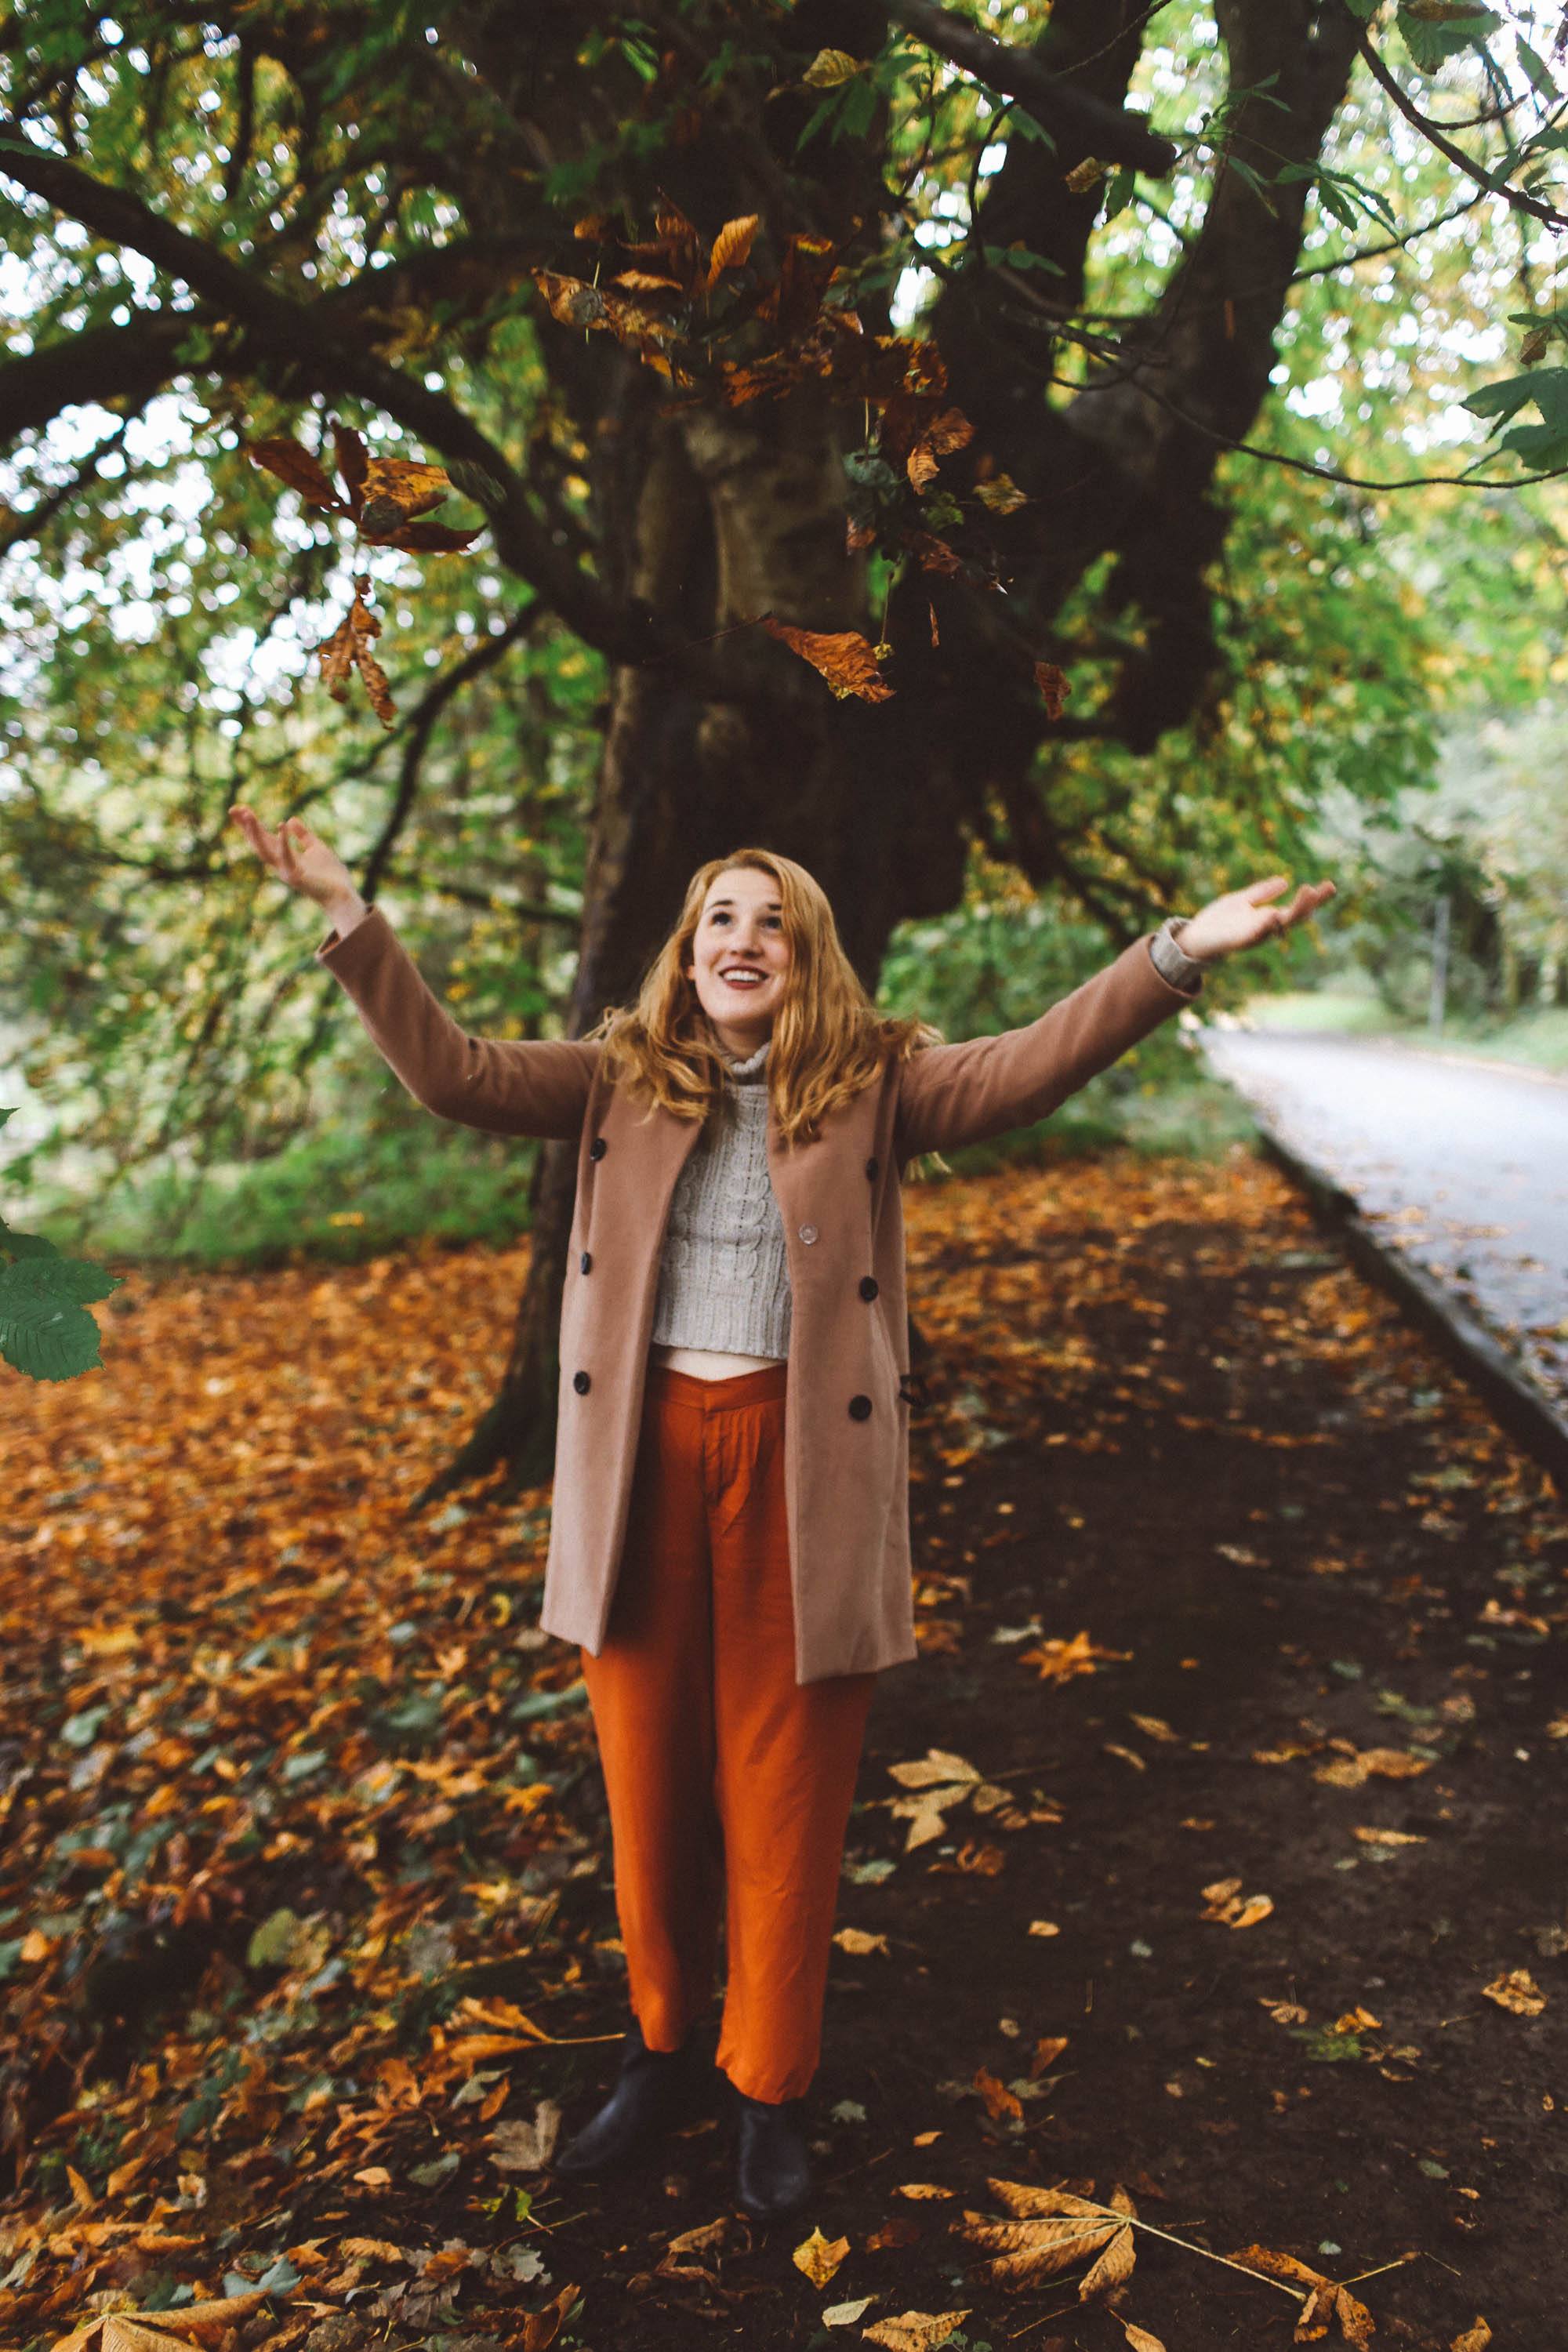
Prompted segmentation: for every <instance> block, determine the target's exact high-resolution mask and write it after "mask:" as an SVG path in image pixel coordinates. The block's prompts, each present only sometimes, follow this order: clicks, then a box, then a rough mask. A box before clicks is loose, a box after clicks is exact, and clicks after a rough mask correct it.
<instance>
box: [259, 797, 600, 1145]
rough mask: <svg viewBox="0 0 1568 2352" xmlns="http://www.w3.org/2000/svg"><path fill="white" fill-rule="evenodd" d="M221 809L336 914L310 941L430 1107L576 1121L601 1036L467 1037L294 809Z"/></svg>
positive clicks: (533, 1128)
mask: <svg viewBox="0 0 1568 2352" xmlns="http://www.w3.org/2000/svg"><path fill="white" fill-rule="evenodd" d="M229 814H231V816H232V817H233V818H234V820H235V822H236V824H238V825H239V827H240V829H241V831H242V832H243V833H244V835H245V836H246V839H247V841H248V842H249V843H250V845H251V847H252V848H253V849H254V850H255V852H256V854H257V856H258V857H260V858H261V859H262V860H263V861H264V862H265V863H266V864H267V865H268V866H270V867H271V869H272V871H273V872H274V873H275V874H276V875H277V876H278V877H279V880H280V881H281V882H284V883H286V884H287V886H288V887H289V889H291V890H293V891H296V892H297V893H298V894H299V895H300V897H302V898H310V899H312V900H313V901H314V902H315V904H316V905H317V906H319V907H320V908H321V910H322V912H323V913H324V914H325V915H327V917H328V918H329V919H330V920H331V924H332V929H331V931H330V932H329V933H328V935H327V937H326V938H325V939H324V940H322V941H321V945H320V946H319V947H318V948H317V950H316V959H317V961H318V962H320V963H323V964H325V966H326V968H327V970H328V971H330V972H331V974H332V977H333V978H334V979H335V980H336V981H338V982H340V983H341V984H342V987H343V988H345V989H346V990H347V991H348V993H349V994H350V995H351V996H352V997H353V1001H354V1005H355V1009H356V1010H357V1012H358V1013H359V1016H360V1019H361V1020H362V1022H363V1024H364V1026H365V1030H366V1032H367V1034H369V1037H370V1039H371V1042H372V1044H373V1045H374V1046H375V1048H376V1051H377V1052H378V1053H379V1054H380V1055H381V1056H382V1058H383V1060H384V1061H385V1062H386V1063H387V1065H388V1066H389V1067H390V1068H391V1069H392V1070H393V1071H394V1072H395V1075H396V1076H397V1077H398V1078H400V1079H401V1080H402V1082H403V1084H404V1086H405V1087H407V1089H408V1091H409V1093H410V1094H411V1095H412V1096H413V1097H414V1099H415V1100H416V1102H418V1103H422V1104H423V1105H424V1107H425V1108H426V1110H430V1111H434V1112H435V1113H436V1114H437V1117H438V1118H449V1119H454V1120H456V1121H457V1122H458V1125H460V1126H463V1127H477V1128H480V1129H484V1130H485V1131H486V1132H487V1133H489V1134H492V1135H533V1136H560V1137H563V1138H565V1139H574V1138H575V1137H576V1136H577V1134H578V1133H579V1132H580V1130H581V1129H582V1125H583V1118H584V1112H585V1111H586V1108H587V1104H588V1093H589V1089H590V1087H591V1086H592V1084H593V1079H594V1073H595V1069H596V1068H597V1066H598V1060H599V1054H600V1050H601V1049H600V1047H599V1046H598V1045H597V1044H595V1043H593V1042H591V1041H590V1040H588V1039H585V1038H584V1039H568V1038H562V1039H538V1040H533V1039H512V1038H487V1037H471V1036H469V1034H468V1031H467V1030H466V1029H464V1028H463V1027H462V1026H461V1025H460V1024H459V1023H458V1022H456V1021H454V1020H453V1018H452V1016H451V1014H450V1013H448V1012H447V1009H446V1007H445V1006H444V1005H443V1004H441V1003H439V1002H438V1001H437V998H436V996H435V994H434V993H433V992H432V991H431V989H430V988H429V987H428V986H427V985H426V982H425V980H424V978H423V977H422V975H421V973H420V971H419V968H418V966H417V965H416V962H415V961H414V959H413V957H412V956H411V955H410V954H409V952H408V950H407V949H406V948H405V946H404V945H403V943H402V941H401V940H399V939H398V937H397V935H396V933H395V931H394V929H393V928H392V926H391V924H390V923H389V922H388V921H387V919H386V917H385V916H384V914H383V913H382V911H381V909H380V908H379V907H368V906H367V905H366V904H365V902H364V900H363V898H361V897H360V895H359V892H358V891H357V890H356V889H355V887H354V884H353V877H352V876H351V874H350V873H349V870H348V868H347V866H344V864H343V863H342V859H341V858H340V857H339V856H337V855H336V853H335V852H334V851H333V850H331V849H329V848H328V846H327V845H326V843H325V842H324V841H322V840H321V837H320V836H319V835H316V834H314V833H312V832H311V830H310V826H309V825H308V824H305V823H304V821H303V820H302V819H301V818H300V817H286V818H285V819H284V821H283V823H282V824H280V825H279V828H278V831H277V833H276V834H272V833H268V829H267V827H266V826H265V825H264V824H262V823H261V821H260V819H259V818H258V816H257V815H256V814H255V813H254V811H253V810H251V809H249V808H247V807H246V806H245V805H244V804H243V803H240V804H237V805H236V806H235V807H234V808H233V809H232V810H231V811H230V812H229Z"/></svg>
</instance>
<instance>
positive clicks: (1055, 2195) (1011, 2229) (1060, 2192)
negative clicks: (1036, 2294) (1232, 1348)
mask: <svg viewBox="0 0 1568 2352" xmlns="http://www.w3.org/2000/svg"><path fill="white" fill-rule="evenodd" d="M987 2186H988V2187H989V2188H990V2189H991V2191H992V2193H993V2195H994V2197H995V2198H996V2199H997V2200H998V2201H999V2202H1000V2203H1001V2204H1003V2205H1005V2207H1006V2208H1007V2210H1008V2211H1009V2212H1010V2213H1012V2214H1014V2215H1015V2216H1016V2217H1017V2218H1016V2219H1015V2220H1013V2221H988V2220H987V2219H986V2217H985V2216H984V2214H982V2213H965V2215H964V2217H963V2221H960V2222H955V2223H954V2224H953V2227H954V2230H955V2231H956V2232H957V2234H958V2235H959V2236H960V2237H962V2238H964V2239H966V2240H967V2242H969V2243H970V2244H971V2245H973V2246H978V2247H979V2248H980V2249H981V2250H982V2252H986V2253H989V2254H990V2255H991V2256H992V2257H993V2259H992V2261H990V2262H989V2263H986V2264H985V2265H984V2274H985V2276H986V2277H987V2278H988V2280H989V2281H990V2283H991V2284H993V2285H994V2286H1002V2287H1008V2288H1018V2287H1026V2286H1030V2285H1032V2284H1034V2283H1035V2281H1036V2280H1037V2279H1042V2278H1053V2277H1055V2276H1056V2274H1057V2273H1058V2272H1059V2271H1065V2270H1071V2269H1072V2267H1073V2265H1074V2264H1075V2263H1080V2262H1085V2261H1088V2262H1090V2263H1091V2264H1092V2265H1093V2267H1092V2268H1091V2270H1090V2272H1089V2277H1090V2278H1092V2277H1093V2276H1094V2275H1095V2272H1096V2271H1097V2270H1098V2269H1099V2268H1100V2261H1099V2258H1100V2256H1102V2255H1103V2254H1105V2253H1106V2252H1107V2250H1108V2249H1109V2247H1110V2243H1111V2241H1112V2240H1113V2239H1115V2238H1117V2237H1126V2238H1128V2239H1131V2234H1132V2233H1131V2230H1130V2229H1129V2228H1128V2226H1127V2223H1128V2218H1129V2214H1130V2210H1131V2200H1130V2199H1129V2198H1128V2197H1127V2194H1126V2191H1125V2190H1124V2189H1120V2188H1119V2189H1116V2190H1115V2191H1113V2197H1114V2199H1115V2200H1118V2201H1116V2202H1113V2203H1111V2204H1109V2205H1100V2204H1096V2203H1095V2202H1094V2201H1093V2200H1092V2199H1089V2198H1087V2197H1076V2196H1074V2195H1073V2194H1072V2192H1071V2191H1070V2190H1069V2189H1037V2188H1035V2187H1034V2186H1032V2185H1031V2184H1030V2183H1028V2182H1026V2181H1021V2180H990V2181H989V2182H988V2183H987ZM1126 2253H1127V2268H1128V2269H1131V2246H1129V2247H1128V2249H1127V2250H1126ZM1121 2259H1122V2258H1121V2256H1118V2257H1117V2258H1116V2263H1120V2261H1121ZM1114 2271H1115V2263H1113V2264H1112V2269H1111V2272H1110V2273H1106V2274H1105V2275H1104V2277H1103V2284H1105V2285H1107V2286H1110V2285H1113V2284H1115V2283H1116V2282H1115V2276H1114V2274H1113V2273H1114ZM1121 2275H1123V2276H1124V2275H1125V2272H1123V2273H1121ZM1085 2284H1087V2281H1086V2282H1085ZM1095 2291H1098V2290H1091V2292H1095Z"/></svg>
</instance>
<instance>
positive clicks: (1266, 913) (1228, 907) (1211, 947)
mask: <svg viewBox="0 0 1568 2352" xmlns="http://www.w3.org/2000/svg"><path fill="white" fill-rule="evenodd" d="M1289 887H1290V881H1289V876H1288V875H1285V874H1270V875H1269V876H1268V879H1267V881H1263V882H1249V883H1248V884H1247V887H1246V888H1245V889H1244V890H1227V891H1226V894H1225V896H1224V898H1211V899H1210V901H1209V903H1208V905H1207V906H1206V907H1205V908H1201V909H1200V911H1199V912H1198V913H1197V914H1195V915H1194V917H1193V918H1192V920H1191V921H1190V922H1188V923H1185V924H1184V925H1183V927H1182V931H1181V935H1180V938H1179V940H1178V945H1179V946H1180V948H1181V950H1182V952H1183V954H1184V955H1190V956H1195V957H1196V958H1197V960H1198V961H1199V962H1200V963H1213V962H1215V961H1217V960H1218V959H1219V958H1220V957H1221V956H1226V955H1229V954H1230V953H1231V952H1232V951H1233V950H1235V949H1237V948H1250V947H1254V946H1256V944H1257V942H1258V940H1272V939H1278V938H1279V936H1280V935H1281V933H1282V932H1285V931H1288V930H1289V929H1290V927H1291V925H1292V924H1293V923H1300V922H1301V921H1303V920H1304V919H1306V917H1307V916H1309V915H1315V914H1316V913H1317V911H1318V908H1320V907H1321V905H1322V904H1323V902H1324V900H1325V899H1328V898H1332V897H1333V895H1334V886H1333V884H1332V883H1331V882H1303V883H1301V884H1300V886H1299V887H1298V888H1297V891H1296V895H1295V897H1294V898H1292V899H1291V900H1290V903H1289V906H1287V907H1277V906H1274V905H1272V904H1271V903H1270V901H1271V900H1273V899H1276V898H1279V893H1280V891H1281V890H1288V889H1289Z"/></svg>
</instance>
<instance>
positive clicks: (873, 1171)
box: [866, 1160, 877, 1184]
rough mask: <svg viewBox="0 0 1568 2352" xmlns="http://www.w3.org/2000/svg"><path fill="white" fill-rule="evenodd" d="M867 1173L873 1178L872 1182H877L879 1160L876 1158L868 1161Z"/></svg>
mask: <svg viewBox="0 0 1568 2352" xmlns="http://www.w3.org/2000/svg"><path fill="white" fill-rule="evenodd" d="M866 1173H867V1175H868V1177H869V1178H870V1180H871V1181H872V1183H873V1184H874V1183H875V1182H876V1181H877V1162H876V1161H875V1160H867V1162H866Z"/></svg>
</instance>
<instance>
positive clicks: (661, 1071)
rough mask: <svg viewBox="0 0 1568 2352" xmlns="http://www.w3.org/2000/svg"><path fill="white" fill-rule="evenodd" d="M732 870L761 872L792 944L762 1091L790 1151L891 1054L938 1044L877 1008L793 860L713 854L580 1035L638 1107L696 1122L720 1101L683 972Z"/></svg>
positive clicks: (908, 1021)
mask: <svg viewBox="0 0 1568 2352" xmlns="http://www.w3.org/2000/svg"><path fill="white" fill-rule="evenodd" d="M734 866H751V867H752V868H753V869H754V870H755V871H756V872H757V873H759V874H765V875H767V876H768V877H770V879H771V880H772V882H773V887H774V888H775V889H776V890H777V892H778V896H779V909H780V920H781V922H782V923H783V925H784V937H785V939H786V940H788V941H789V950H790V957H789V966H788V969H787V971H786V972H785V975H784V1002H783V1003H782V1004H781V1006H780V1008H779V1011H778V1013H777V1016H776V1018H775V1019H774V1022H773V1044H772V1050H771V1052H770V1053H769V1055H768V1062H767V1078H768V1090H769V1093H770V1095H771V1097H772V1098H773V1110H774V1113H775V1115H776V1117H777V1119H778V1125H779V1133H780V1136H781V1138H782V1139H783V1140H784V1143H785V1144H787V1145H794V1144H797V1143H809V1142H811V1141H813V1140H814V1139H816V1136H817V1135H818V1134H819V1133H820V1132H821V1127H822V1121H823V1120H824V1119H825V1118H826V1117H827V1116H828V1114H829V1113H830V1112H832V1111H836V1110H838V1109H840V1108H842V1107H843V1106H844V1105H845V1104H846V1103H847V1102H850V1101H852V1100H853V1098H854V1097H855V1096H856V1095H858V1093H860V1091H861V1090H862V1088H863V1087H868V1086H870V1085H871V1084H872V1083H873V1081H874V1080H875V1079H876V1078H877V1076H878V1075H879V1072H880V1071H881V1069H882V1067H883V1066H884V1065H885V1063H886V1062H887V1061H888V1060H889V1057H896V1058H898V1059H900V1060H905V1059H907V1058H908V1057H909V1056H910V1055H911V1054H914V1053H917V1052H918V1051H919V1050H920V1049H921V1047H922V1046H924V1045H940V1044H941V1043H942V1031H941V1030H940V1029H937V1028H934V1027H933V1026H932V1025H931V1023H930V1022H929V1021H921V1020H917V1019H915V1018H913V1017H912V1016H908V1015H905V1016H899V1015H895V1014H892V1013H879V1012H878V1010H877V1008H876V1006H875V1004H874V1003H872V1001H871V999H870V997H869V996H868V994H867V992H866V990H865V988H864V986H863V985H862V983H861V981H860V978H859V975H858V972H857V971H856V970H855V967H854V965H853V964H852V963H851V962H850V961H849V959H848V957H847V955H846V954H845V952H844V945H843V941H842V940H840V939H839V936H838V926H837V923H836V922H835V921H834V919H833V909H832V908H831V907H830V906H829V904H828V902H827V897H826V892H825V891H824V890H823V888H822V886H821V884H820V883H818V882H816V881H815V880H814V879H813V877H811V875H809V874H808V873H807V872H806V870H805V866H797V865H796V864H795V860H794V858H793V857H781V856H779V855H778V854H777V853H776V851H773V850H771V849H736V850H733V851H731V854H730V856H728V857H710V859H709V860H708V863H707V864H706V866H699V867H698V869H697V871H696V873H695V874H694V875H693V876H692V877H691V879H690V881H689V883H688V884H687V886H686V898H685V902H684V904H683V905H682V907H681V909H680V918H679V921H678V922H677V924H676V926H675V929H673V930H672V931H671V932H670V934H669V937H668V939H667V940H665V943H664V945H663V946H662V947H661V948H660V950H658V954H657V955H656V956H655V958H654V960H653V961H652V963H651V964H650V965H649V966H648V969H647V974H646V975H645V977H644V980H643V982H642V985H641V987H640V988H639V989H638V991H637V1002H636V1003H635V1004H631V1005H627V1006H611V1007H609V1008H608V1009H607V1010H606V1011H605V1013H603V1014H602V1015H601V1016H600V1018H599V1020H598V1021H597V1022H596V1023H595V1025H594V1027H593V1028H592V1029H591V1030H589V1032H588V1035H589V1036H590V1037H597V1038H600V1039H602V1040H603V1044H604V1049H605V1055H604V1057H605V1071H606V1075H607V1076H609V1078H610V1080H611V1083H612V1084H613V1085H616V1086H623V1087H625V1088H626V1091H627V1093H628V1094H629V1095H630V1096H631V1097H632V1098H633V1099H634V1100H636V1101H646V1102H647V1105H648V1116H649V1117H650V1118H651V1117H652V1114H653V1111H654V1109H655V1108H656V1107H657V1108H659V1109H662V1110H668V1111H673V1112H674V1114H675V1116H676V1118H699V1119H700V1118H706V1117H707V1116H708V1114H709V1112H710V1110H712V1109H714V1108H716V1107H717V1105H718V1103H719V1101H720V1099H721V1095H722V1091H723V1086H724V1070H725V1064H724V1058H723V1055H722V1053H721V1049H720V1045H719V1042H718V1039H717V1037H716V1036H715V1034H714V1032H713V1029H712V1026H711V1024H710V1022H709V1019H708V1016H707V1014H706V1013H704V1012H703V1010H702V1007H701V1004H700V1002H699V1001H698V995H697V989H696V985H695V983H694V982H692V981H689V980H688V978H687V977H686V972H685V969H684V967H685V965H686V964H687V962H688V961H689V959H690V957H691V952H692V940H693V939H694V937H695V935H696V931H697V926H698V923H699V922H700V919H701V915H702V907H703V902H704V900H705V899H706V898H707V896H708V892H709V890H710V887H711V886H712V884H713V882H714V880H715V879H716V877H718V876H719V875H721V874H724V873H728V872H729V871H730V870H731V868H732V867H734Z"/></svg>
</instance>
